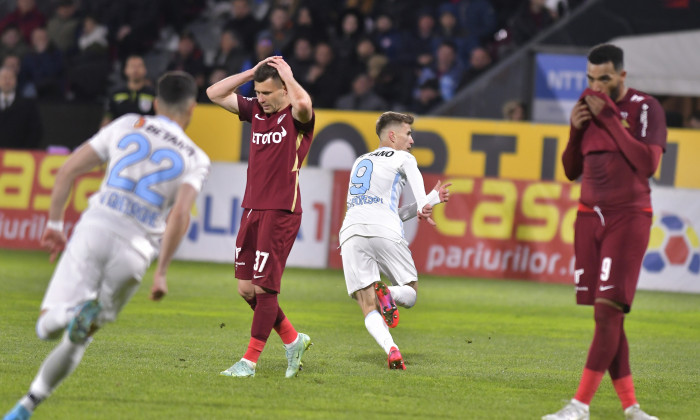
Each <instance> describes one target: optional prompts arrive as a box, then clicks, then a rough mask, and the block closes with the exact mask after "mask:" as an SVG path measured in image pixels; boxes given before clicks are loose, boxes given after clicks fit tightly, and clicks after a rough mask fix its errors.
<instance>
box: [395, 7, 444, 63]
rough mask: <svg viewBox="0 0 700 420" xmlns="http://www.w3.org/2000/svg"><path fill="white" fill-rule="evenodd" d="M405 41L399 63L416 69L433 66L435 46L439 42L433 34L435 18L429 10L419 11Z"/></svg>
mask: <svg viewBox="0 0 700 420" xmlns="http://www.w3.org/2000/svg"><path fill="white" fill-rule="evenodd" d="M405 39H406V42H404V43H403V52H402V54H401V58H400V61H401V62H403V63H406V64H409V65H410V64H414V65H417V66H418V67H429V66H430V65H432V64H433V59H434V53H435V46H436V45H438V43H439V41H438V39H437V36H436V34H435V17H434V16H433V13H432V11H431V9H429V8H423V9H421V11H420V12H419V13H418V17H417V19H416V26H415V28H414V29H413V30H411V31H409V32H408V33H407V35H406V37H405Z"/></svg>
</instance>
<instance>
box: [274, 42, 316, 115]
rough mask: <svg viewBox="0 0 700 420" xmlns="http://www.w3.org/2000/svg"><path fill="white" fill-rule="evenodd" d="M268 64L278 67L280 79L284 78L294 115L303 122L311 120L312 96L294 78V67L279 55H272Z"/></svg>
mask: <svg viewBox="0 0 700 420" xmlns="http://www.w3.org/2000/svg"><path fill="white" fill-rule="evenodd" d="M268 64H269V65H270V66H272V67H274V68H276V69H277V72H278V73H279V75H280V79H282V81H283V82H284V85H285V86H286V87H287V94H288V95H289V101H290V102H291V104H292V117H294V119H295V120H297V121H299V122H302V123H305V122H309V121H310V120H311V117H312V116H313V108H312V105H311V96H309V94H308V93H307V92H306V90H304V88H303V87H301V85H300V84H299V82H297V81H296V79H294V75H293V74H292V68H291V67H289V64H287V62H286V61H284V59H283V58H282V57H279V56H275V57H272V59H271V60H270V61H269V62H268Z"/></svg>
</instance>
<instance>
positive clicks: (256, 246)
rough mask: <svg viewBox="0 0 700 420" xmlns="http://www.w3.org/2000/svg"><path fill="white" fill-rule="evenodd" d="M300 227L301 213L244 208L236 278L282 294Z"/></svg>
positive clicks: (237, 245)
mask: <svg viewBox="0 0 700 420" xmlns="http://www.w3.org/2000/svg"><path fill="white" fill-rule="evenodd" d="M300 226H301V213H290V212H288V211H285V210H251V209H244V211H243V216H242V217H241V227H240V229H239V231H238V236H237V237H236V278H237V279H239V280H252V281H253V284H254V285H256V286H260V287H262V288H264V289H268V290H272V291H275V292H277V293H279V292H280V284H281V280H282V273H283V272H284V266H285V264H286V263H287V257H288V256H289V252H290V251H291V250H292V245H294V240H295V239H296V237H297V233H298V232H299V227H300Z"/></svg>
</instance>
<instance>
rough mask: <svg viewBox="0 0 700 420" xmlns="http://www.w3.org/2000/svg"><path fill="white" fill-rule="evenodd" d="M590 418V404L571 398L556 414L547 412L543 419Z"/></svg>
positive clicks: (577, 419)
mask: <svg viewBox="0 0 700 420" xmlns="http://www.w3.org/2000/svg"><path fill="white" fill-rule="evenodd" d="M588 419H590V414H589V409H588V404H584V403H582V402H580V401H576V400H575V399H574V400H571V401H569V403H568V404H566V405H565V406H564V408H562V409H561V410H559V411H557V412H556V413H554V414H547V415H546V416H543V417H542V420H588Z"/></svg>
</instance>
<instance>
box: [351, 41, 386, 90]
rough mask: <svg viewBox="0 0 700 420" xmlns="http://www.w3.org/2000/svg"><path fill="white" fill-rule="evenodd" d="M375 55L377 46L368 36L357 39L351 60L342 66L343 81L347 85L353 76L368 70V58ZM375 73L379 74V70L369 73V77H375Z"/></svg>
mask: <svg viewBox="0 0 700 420" xmlns="http://www.w3.org/2000/svg"><path fill="white" fill-rule="evenodd" d="M376 55H378V53H377V48H376V46H375V45H374V42H372V40H371V39H370V38H368V37H363V38H361V39H360V40H358V42H357V44H356V45H355V53H354V54H353V60H352V61H351V62H350V63H347V64H346V65H345V66H344V67H343V70H344V71H343V76H344V77H343V79H344V82H343V83H345V84H348V85H349V84H350V83H351V82H352V80H353V79H354V78H355V76H357V75H358V74H360V73H366V72H368V71H369V62H370V59H371V58H372V57H374V56H376ZM379 70H381V69H379ZM377 74H379V71H376V73H375V74H373V75H371V77H372V78H373V79H374V78H376V76H377Z"/></svg>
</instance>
